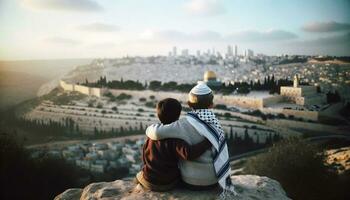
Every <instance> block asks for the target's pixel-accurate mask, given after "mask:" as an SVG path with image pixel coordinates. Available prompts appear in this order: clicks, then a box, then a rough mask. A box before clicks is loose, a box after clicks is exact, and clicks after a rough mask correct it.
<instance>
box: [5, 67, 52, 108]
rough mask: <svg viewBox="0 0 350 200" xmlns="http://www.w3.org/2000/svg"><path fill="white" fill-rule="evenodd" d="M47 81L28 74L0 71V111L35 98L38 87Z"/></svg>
mask: <svg viewBox="0 0 350 200" xmlns="http://www.w3.org/2000/svg"><path fill="white" fill-rule="evenodd" d="M47 81H48V80H47V79H46V78H44V77H41V76H37V75H32V74H29V73H24V72H14V71H0V93H1V99H0V110H3V109H5V108H7V107H9V106H12V105H15V104H17V103H20V102H22V101H24V100H27V99H31V98H34V97H36V93H37V91H38V89H39V88H40V86H41V85H42V84H44V83H45V82H47Z"/></svg>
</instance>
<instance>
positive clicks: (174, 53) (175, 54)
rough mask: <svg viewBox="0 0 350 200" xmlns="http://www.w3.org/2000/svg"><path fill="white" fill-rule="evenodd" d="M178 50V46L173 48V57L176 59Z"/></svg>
mask: <svg viewBox="0 0 350 200" xmlns="http://www.w3.org/2000/svg"><path fill="white" fill-rule="evenodd" d="M176 51H177V49H176V46H174V47H173V56H174V57H176V56H177V53H176Z"/></svg>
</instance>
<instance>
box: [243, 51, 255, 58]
mask: <svg viewBox="0 0 350 200" xmlns="http://www.w3.org/2000/svg"><path fill="white" fill-rule="evenodd" d="M252 56H254V51H253V50H251V49H246V50H245V51H244V57H246V58H249V57H252Z"/></svg>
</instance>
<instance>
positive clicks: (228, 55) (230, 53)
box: [226, 45, 233, 57]
mask: <svg viewBox="0 0 350 200" xmlns="http://www.w3.org/2000/svg"><path fill="white" fill-rule="evenodd" d="M232 56H233V47H232V46H231V45H228V46H227V53H226V57H232Z"/></svg>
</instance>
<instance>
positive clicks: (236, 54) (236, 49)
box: [235, 45, 238, 57]
mask: <svg viewBox="0 0 350 200" xmlns="http://www.w3.org/2000/svg"><path fill="white" fill-rule="evenodd" d="M237 56H238V47H237V45H235V57H237Z"/></svg>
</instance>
